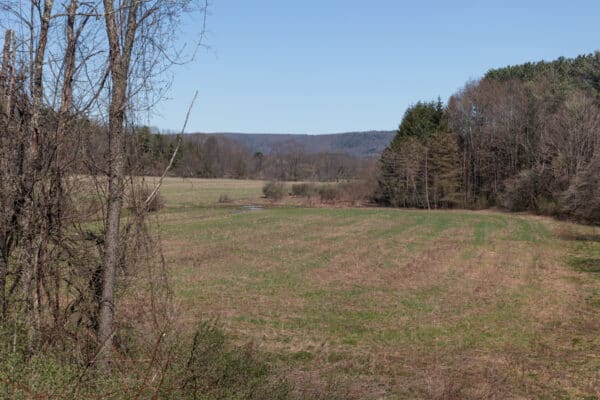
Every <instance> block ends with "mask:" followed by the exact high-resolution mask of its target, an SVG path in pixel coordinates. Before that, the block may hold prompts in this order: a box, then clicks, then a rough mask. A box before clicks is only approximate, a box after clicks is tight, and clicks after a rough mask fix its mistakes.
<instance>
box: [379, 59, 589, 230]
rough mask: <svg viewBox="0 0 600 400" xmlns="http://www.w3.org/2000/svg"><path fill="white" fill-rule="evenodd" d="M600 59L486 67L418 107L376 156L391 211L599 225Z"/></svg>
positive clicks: (383, 196)
mask: <svg viewBox="0 0 600 400" xmlns="http://www.w3.org/2000/svg"><path fill="white" fill-rule="evenodd" d="M599 101H600V53H595V54H591V55H586V56H580V57H577V58H575V59H565V58H560V59H558V60H556V61H552V62H539V63H528V64H523V65H517V66H510V67H506V68H501V69H495V70H491V71H489V72H488V73H487V74H486V75H485V76H484V78H483V79H481V80H479V81H475V82H469V83H467V84H466V85H465V87H464V88H463V89H461V90H460V91H459V92H458V93H456V94H454V95H453V96H452V97H451V98H450V100H449V102H448V104H447V105H446V106H443V105H442V103H441V102H440V101H438V102H437V103H436V102H424V103H417V104H416V105H414V106H412V107H411V108H409V110H407V112H406V114H405V115H404V118H403V121H402V123H401V124H400V127H399V129H398V133H397V136H396V137H395V139H394V140H393V142H392V143H391V144H390V146H389V147H388V148H387V149H386V150H385V151H384V153H383V154H382V157H381V160H380V161H381V162H380V165H381V170H380V175H379V185H378V190H377V192H376V193H375V199H376V200H377V201H378V202H379V203H381V204H386V205H391V206H401V207H420V208H439V207H467V208H484V207H490V206H498V207H503V208H506V209H508V210H512V211H531V212H536V213H540V214H547V215H554V216H561V217H568V218H573V219H577V220H579V221H583V222H588V223H595V224H599V223H600V103H599Z"/></svg>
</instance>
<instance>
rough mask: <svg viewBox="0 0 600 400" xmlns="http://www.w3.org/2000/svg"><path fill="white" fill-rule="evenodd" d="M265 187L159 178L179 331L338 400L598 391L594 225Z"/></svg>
mask: <svg viewBox="0 0 600 400" xmlns="http://www.w3.org/2000/svg"><path fill="white" fill-rule="evenodd" d="M263 183H264V182H261V181H235V180H225V179H219V180H202V179H182V178H167V180H166V181H165V184H164V186H163V190H162V196H163V197H164V199H165V204H166V207H165V208H164V209H163V210H161V211H160V212H159V213H158V214H157V215H158V216H159V217H158V221H159V223H160V232H161V241H162V245H163V248H164V256H165V260H166V262H167V265H168V266H169V269H170V271H171V277H172V285H173V289H174V299H175V304H176V309H177V312H178V315H179V317H178V324H180V325H181V326H182V328H183V329H188V328H189V329H193V326H194V324H195V323H196V321H198V319H204V320H206V319H210V320H216V321H218V324H220V325H222V326H223V328H224V330H225V332H226V333H227V334H228V335H229V336H230V337H232V338H233V340H234V341H235V342H237V343H239V344H244V343H248V342H252V343H253V344H254V345H255V346H257V347H258V349H259V350H260V351H261V352H262V353H263V354H265V355H266V357H267V359H268V361H269V363H271V364H273V365H275V366H276V367H277V368H278V370H280V371H282V374H283V375H285V376H286V378H287V379H290V380H291V381H292V382H293V383H294V384H295V385H298V386H303V385H313V386H315V387H319V386H322V387H331V386H335V387H337V388H339V390H342V391H344V393H346V395H347V397H355V398H386V399H388V398H389V399H395V398H439V399H444V398H446V399H450V398H498V399H501V398H548V399H554V398H556V399H559V398H560V399H563V398H565V399H567V398H581V399H597V398H599V396H600V335H599V334H598V332H600V231H599V230H598V228H592V227H586V226H581V225H575V224H571V223H568V222H561V221H556V220H553V219H550V218H546V217H538V216H532V215H526V214H508V213H501V212H493V211H479V212H476V211H464V210H456V211H455V210H446V211H429V212H428V211H422V210H402V209H386V208H370V207H342V206H339V207H336V206H333V205H328V206H317V207H305V206H303V205H302V202H301V201H297V200H294V199H292V200H289V199H287V200H284V201H282V202H279V203H271V202H269V201H267V200H266V199H263V198H261V195H262V194H261V188H262V185H263ZM222 195H227V196H226V197H227V198H229V199H230V200H232V201H230V202H227V203H220V202H219V197H223V196H222ZM248 205H258V206H259V207H256V208H249V207H247V206H248Z"/></svg>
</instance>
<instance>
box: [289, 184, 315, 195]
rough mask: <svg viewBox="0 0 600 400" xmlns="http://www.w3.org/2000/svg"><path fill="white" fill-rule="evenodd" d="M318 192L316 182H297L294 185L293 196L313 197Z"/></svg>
mask: <svg viewBox="0 0 600 400" xmlns="http://www.w3.org/2000/svg"><path fill="white" fill-rule="evenodd" d="M317 193H318V190H317V187H316V185H315V184H314V183H296V184H293V185H292V196H298V197H312V196H315V195H316V194H317Z"/></svg>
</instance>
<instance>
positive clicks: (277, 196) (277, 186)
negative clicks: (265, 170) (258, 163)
mask: <svg viewBox="0 0 600 400" xmlns="http://www.w3.org/2000/svg"><path fill="white" fill-rule="evenodd" d="M262 191H263V194H264V195H265V197H266V198H267V199H269V200H273V201H277V200H281V199H283V197H284V196H285V195H286V191H285V185H284V184H283V183H281V182H268V183H266V184H265V185H264V186H263V188H262Z"/></svg>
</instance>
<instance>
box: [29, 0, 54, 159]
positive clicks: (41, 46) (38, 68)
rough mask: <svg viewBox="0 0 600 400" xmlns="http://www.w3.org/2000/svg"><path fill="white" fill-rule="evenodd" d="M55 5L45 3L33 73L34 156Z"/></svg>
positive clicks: (52, 0)
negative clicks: (49, 35)
mask: <svg viewBox="0 0 600 400" xmlns="http://www.w3.org/2000/svg"><path fill="white" fill-rule="evenodd" d="M53 5H54V0H45V1H44V11H43V13H42V16H41V24H40V33H39V38H38V43H37V46H36V49H35V59H34V62H33V71H31V74H32V77H31V78H32V79H31V96H32V100H33V110H32V114H31V152H32V153H33V154H36V153H37V150H38V145H39V134H40V113H41V109H42V100H43V96H44V90H43V87H44V81H43V71H44V58H45V56H46V45H47V44H48V31H49V30H50V16H51V13H52V6H53Z"/></svg>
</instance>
